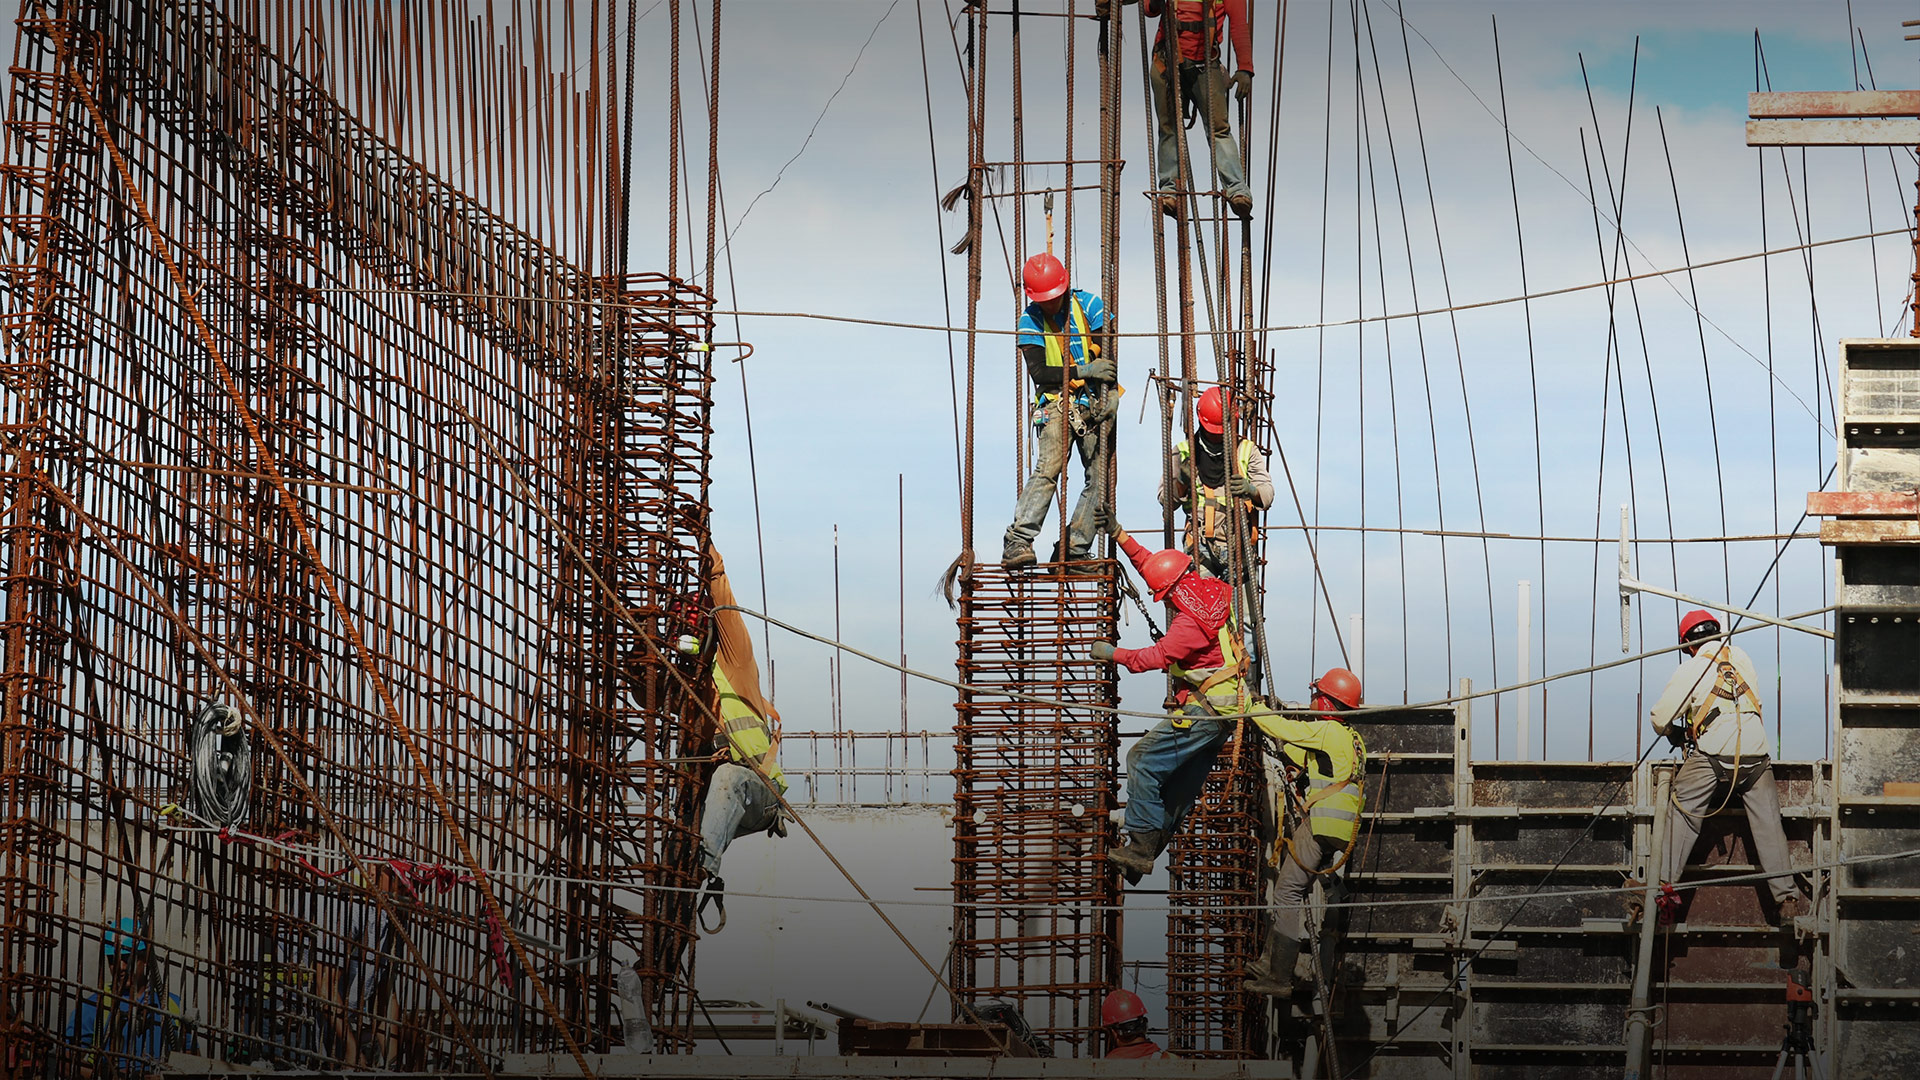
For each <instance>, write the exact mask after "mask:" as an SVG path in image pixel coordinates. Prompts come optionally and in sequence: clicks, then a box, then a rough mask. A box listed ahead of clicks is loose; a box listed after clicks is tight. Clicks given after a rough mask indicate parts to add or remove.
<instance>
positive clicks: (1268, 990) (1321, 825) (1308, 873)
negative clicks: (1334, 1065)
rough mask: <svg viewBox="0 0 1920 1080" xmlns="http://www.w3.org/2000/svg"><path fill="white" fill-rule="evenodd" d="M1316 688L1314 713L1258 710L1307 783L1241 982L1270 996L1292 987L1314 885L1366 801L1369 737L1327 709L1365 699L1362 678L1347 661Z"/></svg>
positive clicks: (1257, 721)
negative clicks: (1266, 917) (1268, 919)
mask: <svg viewBox="0 0 1920 1080" xmlns="http://www.w3.org/2000/svg"><path fill="white" fill-rule="evenodd" d="M1309 689H1310V690H1311V691H1312V695H1313V696H1312V698H1311V699H1310V700H1311V704H1310V706H1309V707H1310V708H1312V709H1313V710H1315V711H1314V712H1313V713H1310V714H1307V715H1305V716H1288V715H1285V714H1284V713H1281V712H1273V713H1262V712H1256V713H1255V714H1254V717H1253V723H1254V726H1255V727H1258V728H1259V729H1260V730H1261V731H1262V732H1264V733H1265V734H1267V735H1268V736H1270V737H1272V738H1273V739H1274V740H1275V741H1277V742H1278V743H1279V744H1280V755H1281V757H1282V758H1283V759H1284V761H1285V763H1286V770H1287V778H1288V780H1289V781H1290V782H1294V781H1303V782H1304V783H1305V785H1306V793H1305V795H1304V796H1302V797H1301V800H1300V803H1299V806H1300V810H1301V820H1300V822H1299V823H1298V824H1297V825H1296V826H1295V827H1294V830H1293V834H1292V836H1290V837H1288V838H1287V840H1286V841H1285V842H1284V843H1283V844H1282V848H1283V850H1282V853H1281V857H1280V881H1279V884H1278V885H1277V886H1276V887H1275V889H1274V896H1273V903H1274V911H1273V920H1272V925H1271V927H1270V928H1269V929H1268V931H1267V947H1266V951H1265V952H1263V953H1262V954H1261V955H1260V958H1259V959H1257V960H1255V961H1254V962H1253V963H1251V964H1249V965H1247V976H1248V977H1247V980H1246V981H1245V982H1244V983H1242V984H1241V985H1242V986H1243V987H1244V988H1245V989H1246V990H1247V992H1248V993H1253V994H1266V995H1267V996H1269V997H1286V996H1288V995H1290V994H1292V993H1293V969H1294V963H1295V962H1296V961H1297V960H1298V959H1299V958H1300V942H1301V941H1302V939H1304V938H1305V937H1306V936H1307V935H1306V925H1305V918H1304V915H1305V910H1304V908H1305V905H1306V902H1307V891H1308V890H1309V889H1310V888H1311V887H1312V886H1313V881H1314V879H1315V878H1316V877H1320V876H1323V875H1326V874H1330V873H1332V872H1333V871H1334V870H1335V869H1337V868H1338V866H1339V865H1341V864H1342V863H1344V862H1345V858H1346V853H1347V852H1348V851H1349V850H1350V849H1351V848H1352V847H1353V839H1354V836H1355V835H1356V834H1357V833H1358V831H1359V828H1360V814H1361V812H1362V811H1363V810H1364V809H1365V808H1366V795H1365V791H1364V788H1363V785H1364V783H1365V780H1366V770H1367V745H1366V743H1365V742H1364V741H1362V740H1361V738H1360V734H1359V733H1358V732H1356V731H1354V730H1353V729H1352V728H1350V727H1348V726H1347V725H1346V722H1345V721H1343V720H1341V719H1340V717H1339V716H1338V715H1326V714H1338V713H1342V712H1346V711H1347V710H1349V709H1357V708H1359V707H1360V701H1361V697H1360V679H1359V677H1358V676H1356V675H1355V674H1354V673H1353V672H1351V671H1348V670H1347V669H1346V668H1330V669H1328V671H1327V673H1326V674H1325V675H1322V676H1320V677H1319V678H1318V679H1315V680H1314V681H1313V683H1312V684H1311V685H1310V687H1309ZM1322 930H1323V931H1325V930H1326V927H1324V926H1323V927H1322Z"/></svg>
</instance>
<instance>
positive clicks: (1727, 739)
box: [1648, 642, 1773, 760]
mask: <svg viewBox="0 0 1920 1080" xmlns="http://www.w3.org/2000/svg"><path fill="white" fill-rule="evenodd" d="M1723 647H1724V649H1725V651H1726V657H1727V662H1728V663H1730V664H1731V665H1732V666H1733V671H1734V674H1735V675H1737V676H1738V677H1739V679H1740V681H1741V682H1743V683H1745V684H1746V686H1747V687H1748V688H1749V689H1751V690H1752V691H1753V696H1751V697H1749V696H1747V695H1745V694H1741V693H1738V691H1737V690H1736V691H1735V694H1736V696H1734V697H1733V698H1727V697H1725V696H1721V695H1716V694H1715V693H1714V688H1715V687H1716V686H1720V685H1722V682H1721V674H1720V670H1719V664H1718V662H1717V661H1718V658H1719V656H1720V653H1721V649H1722V648H1723ZM1759 691H1760V682H1759V676H1758V675H1757V674H1756V673H1755V672H1754V668H1753V660H1752V659H1751V658H1750V657H1748V656H1747V653H1746V650H1745V649H1742V648H1740V647H1739V646H1738V645H1723V643H1719V642H1708V643H1706V644H1705V645H1703V646H1701V648H1700V651H1699V653H1697V654H1696V655H1694V656H1692V657H1689V658H1688V659H1687V660H1685V661H1684V662H1682V663H1681V665H1680V669H1679V670H1678V671H1675V672H1674V673H1673V677H1672V678H1670V679H1668V680H1667V688H1666V690H1665V691H1663V692H1662V693H1661V694H1660V699H1659V700H1658V701H1655V702H1654V703H1653V712H1652V714H1651V715H1650V716H1649V717H1648V721H1649V722H1650V723H1651V724H1652V725H1653V730H1655V731H1657V732H1659V733H1660V734H1662V735H1664V734H1666V733H1667V732H1668V731H1669V730H1670V729H1671V728H1673V727H1675V726H1678V727H1679V728H1681V729H1682V730H1685V728H1686V726H1687V722H1688V720H1689V719H1691V718H1692V716H1693V715H1694V714H1695V713H1697V712H1699V711H1700V710H1701V708H1702V707H1703V706H1704V707H1706V708H1707V709H1709V710H1711V709H1713V708H1718V709H1719V710H1720V715H1719V716H1717V717H1715V718H1714V720H1713V723H1711V724H1709V725H1708V726H1707V728H1706V730H1704V731H1702V732H1700V735H1699V742H1698V745H1699V747H1700V749H1701V751H1703V752H1705V753H1708V754H1712V755H1713V756H1715V757H1728V758H1730V757H1733V756H1734V755H1735V754H1736V753H1737V754H1739V755H1740V756H1741V757H1743V758H1746V759H1749V760H1756V759H1759V758H1762V757H1766V756H1768V755H1770V754H1771V753H1772V752H1773V742H1772V740H1770V739H1769V738H1768V737H1767V724H1766V720H1765V719H1764V718H1763V717H1762V715H1761V710H1760V708H1759V701H1760V699H1759ZM1709 700H1711V701H1712V702H1713V704H1712V705H1707V702H1708V701H1709Z"/></svg>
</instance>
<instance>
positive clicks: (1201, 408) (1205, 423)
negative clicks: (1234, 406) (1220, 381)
mask: <svg viewBox="0 0 1920 1080" xmlns="http://www.w3.org/2000/svg"><path fill="white" fill-rule="evenodd" d="M1193 413H1194V416H1195V418H1197V419H1198V420H1199V421H1200V427H1201V429H1202V430H1204V431H1206V432H1208V433H1209V434H1212V435H1219V434H1221V433H1222V432H1224V431H1226V430H1227V394H1226V391H1224V390H1222V389H1220V388H1219V387H1217V386H1210V387H1208V388H1207V392H1206V393H1204V394H1201V395H1200V400H1199V401H1197V402H1195V403H1194V406H1193Z"/></svg>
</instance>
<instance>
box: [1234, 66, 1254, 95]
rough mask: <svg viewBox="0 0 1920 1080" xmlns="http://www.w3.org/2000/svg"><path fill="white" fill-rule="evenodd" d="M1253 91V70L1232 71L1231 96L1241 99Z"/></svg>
mask: <svg viewBox="0 0 1920 1080" xmlns="http://www.w3.org/2000/svg"><path fill="white" fill-rule="evenodd" d="M1251 93H1253V72H1251V71H1236V72H1234V73H1233V96H1234V97H1235V98H1237V99H1239V100H1241V101H1245V100H1247V95H1248V94H1251Z"/></svg>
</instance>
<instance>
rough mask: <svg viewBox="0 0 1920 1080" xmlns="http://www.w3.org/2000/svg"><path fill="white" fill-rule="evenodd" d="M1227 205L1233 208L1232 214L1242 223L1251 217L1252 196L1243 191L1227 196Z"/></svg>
mask: <svg viewBox="0 0 1920 1080" xmlns="http://www.w3.org/2000/svg"><path fill="white" fill-rule="evenodd" d="M1227 205H1228V206H1231V207H1233V212H1234V213H1235V214H1236V215H1238V216H1239V218H1240V220H1242V221H1245V220H1247V219H1248V218H1250V217H1252V216H1253V196H1251V195H1249V194H1247V193H1246V192H1244V191H1242V192H1239V193H1238V194H1234V195H1229V196H1227Z"/></svg>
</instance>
